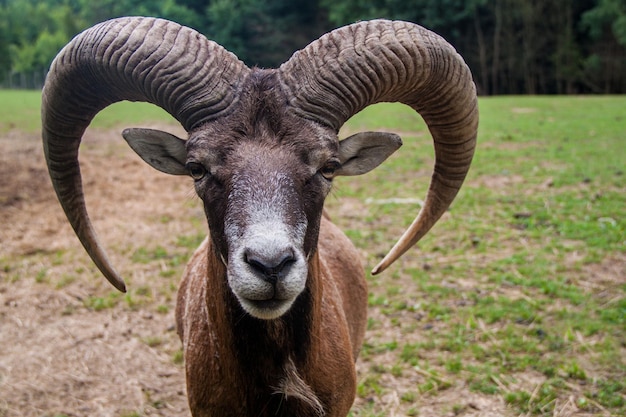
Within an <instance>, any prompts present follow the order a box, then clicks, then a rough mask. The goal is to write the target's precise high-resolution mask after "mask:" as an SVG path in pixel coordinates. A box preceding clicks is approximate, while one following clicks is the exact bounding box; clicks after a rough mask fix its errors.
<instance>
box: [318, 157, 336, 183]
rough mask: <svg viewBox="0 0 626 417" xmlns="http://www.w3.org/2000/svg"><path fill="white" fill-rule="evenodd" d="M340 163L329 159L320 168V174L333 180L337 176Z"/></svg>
mask: <svg viewBox="0 0 626 417" xmlns="http://www.w3.org/2000/svg"><path fill="white" fill-rule="evenodd" d="M339 167H340V164H339V162H338V161H329V162H327V163H326V165H324V166H323V167H322V168H321V169H320V171H319V172H320V174H322V177H324V178H326V179H327V180H332V179H333V178H334V177H335V172H336V171H337V170H338V169H339Z"/></svg>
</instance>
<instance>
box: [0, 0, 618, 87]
mask: <svg viewBox="0 0 626 417" xmlns="http://www.w3.org/2000/svg"><path fill="white" fill-rule="evenodd" d="M130 15H143V16H158V17H163V18H167V19H171V20H174V21H176V22H178V23H181V24H184V25H187V26H190V27H192V28H194V29H196V30H198V31H199V32H201V33H203V34H205V35H206V36H207V37H208V38H210V39H213V40H215V41H216V42H218V43H220V44H222V45H223V46H224V47H226V48H227V49H229V50H231V51H232V52H234V53H235V54H237V56H239V58H241V59H242V60H243V61H244V62H246V63H247V64H248V65H258V66H261V67H273V66H277V65H279V64H280V63H282V62H284V61H285V60H286V59H288V58H289V56H290V55H291V54H292V53H293V52H294V51H295V50H297V49H300V48H302V47H303V46H305V45H306V44H308V43H309V42H310V41H311V40H313V39H316V38H317V37H319V36H320V35H321V34H323V33H324V32H327V31H328V30H331V29H333V28H335V27H338V26H341V25H344V24H348V23H352V22H355V21H358V20H364V19H370V18H377V17H385V18H390V19H402V20H408V21H412V22H415V23H419V24H420V25H422V26H425V27H427V28H428V29H431V30H433V31H435V32H437V33H439V34H440V35H442V36H443V37H444V38H446V39H447V40H448V41H449V42H450V43H451V44H452V45H454V46H455V48H456V49H457V50H458V51H459V53H460V54H461V55H462V56H463V57H464V58H465V60H466V62H467V63H468V65H469V66H470V68H471V69H472V73H473V74H474V79H475V81H476V85H477V87H478V90H479V93H481V94H485V95H494V94H571V93H614V94H617V93H626V0H99V1H97V2H93V1H91V0H0V82H2V81H4V85H6V84H7V81H9V82H10V81H14V80H15V77H16V76H19V77H22V78H24V77H31V76H33V77H35V78H36V77H39V78H41V79H43V74H45V72H46V70H47V68H48V66H49V65H50V62H51V61H52V59H53V58H54V56H55V55H56V53H57V52H58V51H59V50H60V49H61V48H62V47H63V46H64V45H65V44H66V43H67V42H68V41H69V40H70V39H71V38H72V37H73V36H74V35H76V34H77V33H78V32H80V31H81V30H83V29H85V28H87V27H89V26H91V25H93V24H95V23H97V22H101V21H103V20H107V19H110V18H113V17H118V16H130ZM34 84H37V83H36V82H35V83H34Z"/></svg>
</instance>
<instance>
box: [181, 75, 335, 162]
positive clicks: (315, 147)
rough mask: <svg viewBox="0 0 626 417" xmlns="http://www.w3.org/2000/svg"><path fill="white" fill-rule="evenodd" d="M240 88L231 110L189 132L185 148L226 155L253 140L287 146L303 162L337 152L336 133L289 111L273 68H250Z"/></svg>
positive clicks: (260, 143)
mask: <svg viewBox="0 0 626 417" xmlns="http://www.w3.org/2000/svg"><path fill="white" fill-rule="evenodd" d="M240 91H241V93H240V95H239V100H238V103H237V105H236V106H235V109H234V111H233V112H231V113H230V114H229V115H228V116H225V117H224V118H221V119H219V120H216V121H214V122H211V123H208V124H206V125H204V126H202V127H200V128H199V129H198V130H197V131H195V132H192V133H191V135H190V141H189V143H188V150H196V149H197V150H200V149H202V148H204V147H206V146H207V145H208V146H209V147H210V148H213V150H215V149H217V150H218V151H219V153H220V154H222V155H226V154H228V153H230V151H231V150H232V149H233V148H235V147H236V146H237V145H238V144H240V143H241V142H242V141H254V142H257V143H258V144H259V145H261V146H269V147H273V146H281V147H285V148H290V149H292V150H293V151H296V152H297V153H298V154H300V155H301V157H302V159H303V160H304V161H305V162H309V160H310V159H311V158H313V159H317V158H319V157H320V156H322V154H323V155H324V156H325V157H330V156H331V155H332V154H334V153H335V152H336V150H337V145H338V142H337V136H336V133H335V132H333V131H332V130H330V129H329V128H326V127H323V126H321V125H319V124H318V123H315V122H313V121H310V120H307V119H304V118H302V117H299V116H297V115H296V114H295V112H293V111H292V109H291V107H290V105H289V103H288V100H287V97H286V95H285V94H284V93H283V91H282V89H281V85H280V82H279V81H278V78H277V76H276V72H275V70H262V69H255V70H253V71H251V73H250V75H249V77H248V78H247V79H246V80H245V81H244V83H243V86H242V87H241V90H240ZM324 156H322V158H323V157H324Z"/></svg>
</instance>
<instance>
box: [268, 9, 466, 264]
mask: <svg viewBox="0 0 626 417" xmlns="http://www.w3.org/2000/svg"><path fill="white" fill-rule="evenodd" d="M279 72H280V74H281V77H282V81H283V84H284V85H285V87H286V89H287V91H289V92H290V93H289V94H290V98H289V100H290V104H291V106H293V108H294V111H295V112H296V113H298V114H299V115H300V116H302V117H305V118H307V119H311V120H314V121H317V122H319V123H321V124H324V125H326V126H328V127H331V128H333V129H334V130H335V131H337V132H338V131H339V128H340V127H341V126H342V125H343V124H344V123H345V122H346V121H347V120H348V119H349V118H350V117H352V116H353V115H354V114H356V113H357V112H359V111H360V110H362V109H363V108H365V107H367V106H369V105H370V104H374V103H378V102H401V103H404V104H407V105H409V106H411V107H412V108H413V109H414V110H415V111H417V112H418V113H419V114H420V115H421V116H422V117H423V119H424V121H425V122H426V124H427V125H428V128H429V130H430V132H431V135H432V137H433V141H434V147H435V167H434V173H433V176H432V179H431V182H430V187H429V190H428V194H427V196H426V200H425V202H424V206H423V207H422V210H421V211H420V213H419V214H418V215H417V217H416V218H415V220H414V221H413V223H412V224H411V225H410V226H409V227H408V229H407V230H406V231H405V232H404V234H403V235H402V237H401V238H400V239H399V241H398V242H397V243H396V244H395V246H394V247H393V248H392V249H391V251H390V252H389V253H388V254H387V255H386V256H385V257H384V258H383V260H382V261H381V262H380V263H379V264H378V265H377V266H376V267H375V268H374V270H373V271H372V273H373V274H377V273H380V272H382V271H383V270H384V269H385V268H387V267H388V266H389V265H391V264H392V263H393V262H394V261H395V260H396V259H398V258H399V257H400V256H401V255H402V254H403V253H404V252H406V251H407V250H408V249H409V248H410V247H411V246H413V245H414V244H415V243H417V241H418V240H419V239H421V238H422V237H423V236H424V235H425V234H426V233H427V232H428V231H429V230H430V228H431V227H432V226H433V225H434V224H435V223H436V222H437V220H438V219H439V218H440V217H441V216H442V215H443V213H444V212H445V211H446V209H447V208H448V207H449V206H450V204H451V203H452V201H453V200H454V198H455V196H456V194H457V192H458V191H459V189H460V188H461V184H462V183H463V181H464V179H465V176H466V174H467V172H468V170H469V167H470V164H471V161H472V157H473V155H474V148H475V146H476V134H477V129H478V104H477V99H476V89H475V86H474V83H473V82H472V75H471V73H470V70H469V68H468V67H467V66H466V65H465V62H464V61H463V59H462V58H461V56H460V55H458V54H457V53H456V51H455V50H454V48H453V47H452V46H451V45H450V44H448V43H447V42H446V41H445V40H444V39H443V38H441V37H440V36H439V35H436V34H435V33H433V32H430V31H428V30H427V29H424V28H422V27H420V26H418V25H415V24H413V23H408V22H398V21H396V22H392V21H387V20H373V21H368V22H360V23H356V24H353V25H350V26H346V27H343V28H340V29H336V30H334V31H332V32H330V33H328V34H326V35H324V36H323V37H321V38H320V39H318V40H316V41H314V42H312V43H311V44H309V45H308V46H307V47H305V48H304V49H302V50H301V51H299V52H296V53H295V54H294V55H293V56H292V57H291V59H290V60H289V61H287V62H286V63H285V64H283V65H282V66H281V67H280V69H279Z"/></svg>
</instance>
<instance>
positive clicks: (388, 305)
mask: <svg viewBox="0 0 626 417" xmlns="http://www.w3.org/2000/svg"><path fill="white" fill-rule="evenodd" d="M479 104H480V110H481V125H480V130H479V142H478V148H477V153H476V156H475V160H474V164H473V167H472V169H471V171H470V174H469V176H468V179H467V182H466V185H465V187H464V189H462V191H461V192H460V194H459V197H458V198H457V200H456V201H455V203H454V204H453V206H452V208H451V210H450V212H449V215H448V216H446V217H445V218H444V220H443V221H441V222H440V223H439V224H438V225H437V226H436V227H435V228H434V230H433V231H432V232H431V233H430V234H429V235H428V236H427V237H426V238H424V239H423V241H422V242H420V243H419V245H418V248H416V249H413V250H412V251H410V252H409V253H407V254H406V255H405V256H404V258H402V259H401V260H400V261H399V262H398V265H397V266H396V268H397V270H396V271H395V272H394V271H392V272H390V273H385V274H383V275H381V276H376V277H370V297H369V300H370V315H371V316H373V317H375V320H374V319H372V320H370V329H369V330H368V337H367V344H366V346H365V350H364V353H365V355H364V356H363V357H362V359H363V360H364V361H365V362H367V363H373V364H376V363H379V362H380V361H382V360H388V358H389V350H388V349H385V346H386V344H388V343H389V342H390V340H389V339H388V336H387V335H388V334H389V332H390V330H389V329H396V330H395V331H394V333H395V334H396V336H394V339H393V341H394V343H397V349H395V350H394V351H393V352H392V353H393V355H394V356H395V357H396V358H397V363H396V365H395V368H394V369H395V372H396V374H397V375H402V376H406V378H409V377H410V376H411V375H412V376H413V381H415V379H417V380H418V381H419V382H418V383H417V389H418V391H419V394H418V395H420V396H422V397H427V396H437V395H438V394H437V392H439V391H441V390H442V389H447V388H448V387H447V386H446V385H445V384H440V383H437V379H434V378H433V376H436V378H438V379H440V380H441V381H457V382H456V388H457V389H458V388H459V386H460V389H465V390H466V391H469V392H470V393H472V392H473V393H479V394H481V395H488V396H494V397H500V398H502V399H503V400H504V402H505V403H506V404H507V408H508V409H509V410H511V412H512V415H519V414H528V415H560V414H559V412H560V410H561V408H560V407H562V406H563V404H564V403H565V402H567V401H569V400H568V399H569V398H573V399H574V400H573V401H574V403H575V405H576V407H577V409H578V410H579V411H580V412H585V413H602V412H604V413H611V414H615V415H622V414H624V413H626V356H625V355H624V352H625V347H626V345H625V344H624V341H625V340H626V276H624V274H625V273H626V270H625V268H626V267H625V262H626V257H625V253H626V113H624V109H626V97H492V98H481V99H480V101H479ZM398 123H399V124H398ZM386 128H387V129H394V130H399V131H401V132H405V134H404V135H403V139H404V143H405V145H404V146H403V148H402V149H401V150H400V151H399V152H398V153H397V154H396V155H394V156H393V157H392V158H390V159H389V160H388V161H387V162H386V163H385V164H384V165H383V166H381V167H380V168H379V169H377V170H376V171H374V172H372V173H371V174H368V175H367V176H364V177H360V178H350V179H349V180H345V179H340V180H338V184H337V189H336V191H335V194H334V196H333V197H331V199H330V200H329V205H330V206H331V208H332V207H334V206H336V205H340V204H341V203H342V199H343V198H346V197H349V198H351V199H354V200H356V201H358V202H360V204H361V207H363V208H365V214H364V216H365V218H363V219H360V220H359V221H358V224H355V221H354V220H353V219H349V220H344V219H336V220H337V221H338V222H339V223H340V225H341V226H342V227H343V228H344V229H348V235H349V236H350V237H351V238H352V239H353V241H354V242H355V244H356V245H357V246H359V247H360V248H361V249H362V250H363V251H365V252H366V253H368V254H369V255H368V261H367V264H368V265H370V266H373V265H374V264H375V263H376V262H377V260H378V259H380V257H381V256H382V255H383V254H384V252H385V251H386V250H388V248H389V247H390V246H391V243H392V241H393V239H395V238H396V237H397V236H396V235H395V234H394V233H398V234H399V233H400V232H401V230H402V227H404V226H406V225H408V224H409V223H410V221H411V220H412V219H413V217H414V216H415V215H416V214H417V211H418V210H419V206H418V205H417V204H391V203H387V204H385V203H376V201H384V200H385V199H389V198H392V197H395V198H400V199H410V198H415V197H417V198H423V197H424V195H425V190H426V187H427V185H428V180H429V175H430V171H429V170H430V169H431V166H432V158H433V156H432V149H431V148H432V144H431V142H430V138H429V136H428V135H427V133H426V127H425V126H424V124H423V122H422V121H421V119H420V118H419V117H416V116H415V115H413V114H412V111H411V110H410V109H408V108H407V107H405V106H402V105H398V104H394V105H378V106H373V107H370V108H368V109H366V110H365V111H364V112H362V113H361V114H359V115H357V116H355V117H354V118H353V119H352V120H350V121H349V123H348V124H347V126H346V129H345V132H344V134H345V135H347V134H349V133H352V132H354V131H358V130H365V129H368V130H385V129H386ZM353 204H354V203H353ZM331 212H332V210H331ZM360 212H361V211H360ZM398 225H402V227H399V226H398ZM398 288H400V290H398ZM398 332H399V333H400V335H401V336H402V337H400V338H398V336H397V334H398ZM416 368H419V369H420V370H428V373H426V372H423V371H420V372H416ZM372 375H373V373H372V372H367V373H365V374H364V375H361V378H362V379H363V381H364V385H365V386H366V387H370V386H371V385H372ZM528 375H531V376H533V378H532V379H533V381H535V380H536V381H540V382H539V383H537V382H535V383H534V384H532V383H528V382H524V378H526V377H527V376H528ZM398 379H400V380H402V378H398ZM527 379H528V378H527ZM378 385H380V384H378ZM377 389H378V390H379V391H380V393H378V394H376V393H375V392H372V389H369V390H365V392H364V393H360V394H362V397H363V398H371V397H372V396H379V397H381V398H383V397H384V396H385V394H388V392H389V391H390V390H391V389H392V388H386V387H385V386H383V385H380V386H379V387H378V388H377ZM410 396H411V394H409V397H410ZM454 407H456V408H459V407H461V405H455V406H454ZM381 410H383V408H381V407H376V406H373V407H372V406H371V405H367V406H363V407H361V408H357V409H356V410H354V415H355V416H372V415H377V413H379V412H381ZM405 412H406V413H409V412H410V411H409V408H406V410H405Z"/></svg>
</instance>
